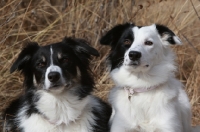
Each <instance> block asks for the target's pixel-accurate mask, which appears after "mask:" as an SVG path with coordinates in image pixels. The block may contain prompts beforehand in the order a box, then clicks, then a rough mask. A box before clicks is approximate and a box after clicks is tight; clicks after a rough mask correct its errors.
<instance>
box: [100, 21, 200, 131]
mask: <svg viewBox="0 0 200 132" xmlns="http://www.w3.org/2000/svg"><path fill="white" fill-rule="evenodd" d="M100 43H101V44H104V45H110V46H111V51H110V54H109V56H108V60H109V62H110V66H111V73H110V74H111V77H112V79H113V80H114V82H115V87H114V88H113V89H112V90H111V91H110V95H109V102H110V103H111V105H112V108H113V113H112V117H111V119H110V124H111V132H192V131H196V132H197V131H200V129H199V128H196V129H195V128H192V127H191V113H190V112H191V108H190V103H189V100H188V97H187V95H186V93H185V91H184V90H183V85H182V84H181V82H180V81H179V80H177V79H176V78H175V75H174V72H175V71H176V66H175V62H174V59H175V56H174V54H173V52H172V51H171V49H170V45H174V44H181V41H180V39H179V38H178V37H177V36H176V35H175V34H174V33H173V32H172V31H171V30H170V29H169V28H167V27H165V26H163V25H158V24H157V25H155V24H154V25H151V26H144V27H137V26H135V25H134V24H128V23H126V24H123V25H117V26H115V27H114V28H113V29H111V30H110V31H108V33H107V34H105V35H104V36H103V37H102V38H101V40H100ZM127 87H128V88H129V89H128V90H127V89H125V88H127ZM148 89H151V90H148ZM129 91H135V93H133V94H130V92H129ZM138 91H139V92H138Z"/></svg>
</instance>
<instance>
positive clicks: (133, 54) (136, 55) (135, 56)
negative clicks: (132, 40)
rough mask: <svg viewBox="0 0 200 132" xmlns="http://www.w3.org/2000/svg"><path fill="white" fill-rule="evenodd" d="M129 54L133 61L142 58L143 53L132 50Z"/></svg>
mask: <svg viewBox="0 0 200 132" xmlns="http://www.w3.org/2000/svg"><path fill="white" fill-rule="evenodd" d="M128 55H129V59H130V60H133V61H134V60H138V59H140V57H141V56H142V55H141V53H140V52H138V51H130V52H129V54H128Z"/></svg>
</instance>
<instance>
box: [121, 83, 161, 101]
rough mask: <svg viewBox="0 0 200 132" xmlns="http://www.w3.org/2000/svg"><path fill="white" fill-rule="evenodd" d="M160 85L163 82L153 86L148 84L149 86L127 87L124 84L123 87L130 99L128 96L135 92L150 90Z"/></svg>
mask: <svg viewBox="0 0 200 132" xmlns="http://www.w3.org/2000/svg"><path fill="white" fill-rule="evenodd" d="M161 85H163V83H161V84H158V85H154V86H150V87H146V88H132V87H129V86H124V87H123V88H124V90H125V91H126V92H127V93H128V97H129V99H130V97H131V96H133V95H134V94H135V93H144V92H148V91H150V90H153V89H156V88H158V87H159V86H161Z"/></svg>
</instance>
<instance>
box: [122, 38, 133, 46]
mask: <svg viewBox="0 0 200 132" xmlns="http://www.w3.org/2000/svg"><path fill="white" fill-rule="evenodd" d="M123 43H124V45H131V43H132V42H131V40H130V39H125V40H124V42H123Z"/></svg>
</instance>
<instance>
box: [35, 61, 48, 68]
mask: <svg viewBox="0 0 200 132" xmlns="http://www.w3.org/2000/svg"><path fill="white" fill-rule="evenodd" d="M45 66H46V63H45V62H39V63H37V67H39V68H43V67H45Z"/></svg>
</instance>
